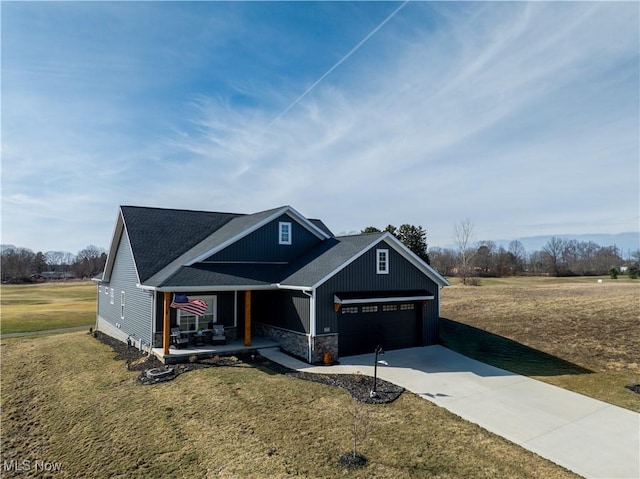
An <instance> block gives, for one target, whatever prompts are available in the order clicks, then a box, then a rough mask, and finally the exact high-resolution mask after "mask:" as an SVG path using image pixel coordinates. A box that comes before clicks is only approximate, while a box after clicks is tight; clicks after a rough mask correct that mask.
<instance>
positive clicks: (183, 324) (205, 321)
mask: <svg viewBox="0 0 640 479" xmlns="http://www.w3.org/2000/svg"><path fill="white" fill-rule="evenodd" d="M189 299H201V300H202V301H204V302H205V303H207V310H206V311H205V313H204V315H203V316H196V315H195V314H192V313H189V312H187V311H182V310H181V309H179V310H178V326H180V329H181V330H182V331H201V330H203V329H211V328H212V327H213V323H216V322H217V321H218V315H217V309H218V308H217V299H218V297H217V296H189Z"/></svg>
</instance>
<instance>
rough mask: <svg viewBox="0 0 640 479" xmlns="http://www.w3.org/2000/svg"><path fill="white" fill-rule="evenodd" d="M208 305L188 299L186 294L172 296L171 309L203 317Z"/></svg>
mask: <svg viewBox="0 0 640 479" xmlns="http://www.w3.org/2000/svg"><path fill="white" fill-rule="evenodd" d="M207 306H208V304H207V303H205V302H204V301H202V300H201V299H189V298H188V297H187V295H186V294H174V295H173V301H172V302H171V307H172V308H176V309H181V310H182V311H186V312H188V313H191V314H195V315H196V316H202V315H204V313H205V311H206V310H207Z"/></svg>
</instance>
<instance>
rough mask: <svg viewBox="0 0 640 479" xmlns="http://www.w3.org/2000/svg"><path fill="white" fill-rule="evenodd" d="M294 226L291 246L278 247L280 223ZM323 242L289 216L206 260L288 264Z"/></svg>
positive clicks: (282, 217)
mask: <svg viewBox="0 0 640 479" xmlns="http://www.w3.org/2000/svg"><path fill="white" fill-rule="evenodd" d="M280 222H286V223H291V244H290V245H282V244H279V233H280V230H279V223H280ZM320 241H321V240H320V239H319V238H318V237H317V236H316V235H314V234H313V233H311V232H310V231H309V230H307V229H306V228H305V227H303V226H302V225H301V224H299V223H298V222H297V221H296V220H294V219H293V218H291V217H290V216H289V215H286V214H284V215H282V216H280V217H279V218H277V219H275V220H273V221H271V222H269V223H267V224H266V225H264V226H262V227H261V228H259V229H258V230H256V231H254V232H253V233H251V234H249V235H247V236H245V237H244V238H242V239H240V240H238V241H236V242H235V243H233V244H231V245H229V246H228V247H227V248H225V249H223V250H222V251H219V252H218V253H216V254H214V255H212V256H210V257H209V258H207V259H205V260H204V261H205V262H206V261H220V262H227V261H229V262H232V261H246V262H257V263H264V262H288V261H291V260H293V259H295V258H297V257H298V256H300V255H302V254H303V253H305V252H306V251H308V250H309V249H311V248H313V247H314V246H316V245H317V244H319V243H320Z"/></svg>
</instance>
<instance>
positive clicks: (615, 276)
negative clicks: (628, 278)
mask: <svg viewBox="0 0 640 479" xmlns="http://www.w3.org/2000/svg"><path fill="white" fill-rule="evenodd" d="M609 276H610V277H611V279H618V270H617V269H616V268H611V269H610V270H609Z"/></svg>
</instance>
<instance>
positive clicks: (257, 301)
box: [251, 290, 311, 334]
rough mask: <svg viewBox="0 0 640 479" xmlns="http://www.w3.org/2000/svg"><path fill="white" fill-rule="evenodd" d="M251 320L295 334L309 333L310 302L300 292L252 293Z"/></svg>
mask: <svg viewBox="0 0 640 479" xmlns="http://www.w3.org/2000/svg"><path fill="white" fill-rule="evenodd" d="M251 304H252V308H251V310H252V319H253V320H254V321H257V322H260V323H264V324H267V325H270V326H275V327H278V328H282V329H287V330H289V331H295V332H297V333H307V334H308V333H309V330H310V317H311V310H310V307H309V305H310V300H309V297H308V296H307V295H305V294H304V293H302V292H301V291H287V290H284V291H254V292H253V293H252V299H251Z"/></svg>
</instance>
